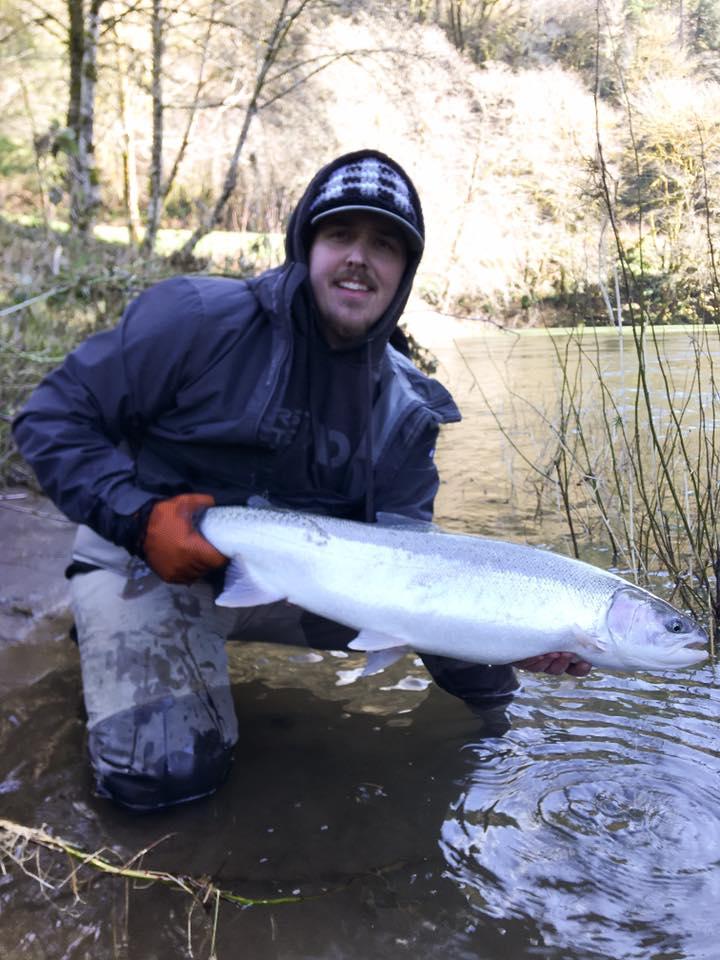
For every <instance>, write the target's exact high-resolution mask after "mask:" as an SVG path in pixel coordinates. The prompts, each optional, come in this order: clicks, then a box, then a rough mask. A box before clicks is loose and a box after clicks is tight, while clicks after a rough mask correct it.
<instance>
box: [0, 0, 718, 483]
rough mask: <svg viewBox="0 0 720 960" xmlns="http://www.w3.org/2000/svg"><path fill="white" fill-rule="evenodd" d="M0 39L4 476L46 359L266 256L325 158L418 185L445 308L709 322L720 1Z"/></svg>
mask: <svg viewBox="0 0 720 960" xmlns="http://www.w3.org/2000/svg"><path fill="white" fill-rule="evenodd" d="M0 53H1V54H2V60H3V77H2V81H0V98H1V103H2V112H1V113H0V203H1V205H2V207H1V210H2V212H1V214H0V240H1V241H2V249H1V251H0V335H1V336H2V346H1V347H0V366H1V367H2V369H1V370H0V373H1V374H2V384H3V385H2V404H1V410H0V430H2V434H0V479H5V480H7V479H10V480H13V479H27V476H26V474H25V473H24V470H23V468H22V465H21V464H20V463H19V461H18V460H17V458H16V457H15V456H14V454H13V450H12V445H11V442H10V440H9V436H8V429H7V427H8V424H9V422H10V419H11V418H12V416H13V414H14V412H15V410H16V409H17V407H18V405H19V404H20V403H21V402H22V399H23V397H24V396H25V395H26V394H27V392H28V390H29V389H30V388H31V387H32V386H33V385H34V384H35V383H36V382H37V380H38V378H39V376H40V375H41V373H42V372H43V370H44V369H45V368H47V367H48V366H51V365H53V364H54V363H56V362H57V361H58V359H59V358H60V357H61V356H62V355H63V354H64V352H65V351H66V350H67V349H68V348H69V347H70V346H72V344H73V343H74V342H76V341H77V340H79V339H81V338H84V337H85V336H87V334H88V333H89V332H91V331H92V330H93V329H98V328H101V327H103V326H107V325H109V324H114V323H115V322H116V321H117V319H118V316H119V314H120V312H121V310H122V308H123V306H124V305H125V303H126V302H127V301H128V300H129V299H130V297H131V296H133V295H135V294H136V293H137V292H139V291H140V290H141V289H142V288H143V287H144V286H147V285H148V284H149V283H152V282H155V281H156V280H157V279H159V278H161V277H162V276H166V275H168V274H170V273H177V272H178V271H179V270H186V271H197V270H199V271H203V272H208V271H210V272H222V273H231V274H235V275H243V274H247V273H249V272H255V271H257V270H259V269H262V268H264V267H266V266H268V265H271V264H273V263H275V262H278V260H279V259H281V258H282V232H283V230H284V227H285V223H286V221H287V217H288V215H289V213H290V211H291V209H292V207H293V205H294V203H295V202H296V200H297V198H298V197H299V195H300V193H301V192H302V190H303V188H304V185H305V184H306V182H307V181H308V179H309V178H310V177H311V176H312V174H313V173H314V172H315V170H316V169H317V168H318V166H319V165H321V164H322V163H324V162H326V161H328V160H329V159H331V158H332V157H333V156H335V155H337V154H338V153H340V152H342V151H345V150H351V149H356V148H359V147H364V146H373V147H377V148H379V149H382V150H384V151H386V152H388V153H390V154H391V155H392V156H393V157H395V158H396V159H397V160H399V161H400V162H401V163H402V164H403V165H404V166H405V167H406V168H407V170H408V171H409V172H410V174H411V176H412V177H413V179H414V180H415V182H416V184H417V186H418V189H419V192H420V194H421V197H422V198H423V203H424V208H425V214H426V224H427V236H428V242H427V252H426V256H425V259H424V262H423V265H422V268H421V272H420V274H419V277H418V281H417V284H416V289H415V295H416V297H417V298H419V299H420V300H422V301H424V302H425V303H427V304H429V305H430V306H431V307H432V308H433V309H436V310H437V311H439V312H441V313H446V314H452V315H456V316H457V315H460V316H464V317H470V318H473V319H477V320H486V321H487V320H490V321H492V322H495V323H500V324H503V325H524V326H526V325H534V324H550V325H553V324H562V325H567V324H578V323H581V324H610V323H615V322H619V321H621V320H622V317H623V315H624V313H625V314H626V313H627V312H628V311H629V313H630V318H631V319H632V318H633V316H634V314H633V311H635V313H637V312H638V311H639V312H640V313H641V314H642V317H643V318H644V319H648V320H649V321H650V322H652V323H668V322H694V321H697V320H700V321H714V320H715V319H716V317H717V316H718V313H717V291H718V283H717V274H716V270H715V247H716V238H717V222H716V218H715V215H714V209H715V205H716V204H717V202H718V200H719V199H720V84H719V83H718V80H719V78H720V0H657V2H654V0H607V2H605V0H478V2H469V0H432V2H431V0H404V2H401V0H397V2H394V0H385V2H373V0H344V2H332V0H264V2H262V3H259V2H248V0H190V2H185V3H182V4H177V5H175V6H173V5H172V4H170V3H168V2H167V0H67V2H57V0H48V2H44V3H43V4H37V3H35V2H34V0H0Z"/></svg>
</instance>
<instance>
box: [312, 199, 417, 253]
mask: <svg viewBox="0 0 720 960" xmlns="http://www.w3.org/2000/svg"><path fill="white" fill-rule="evenodd" d="M358 210H361V211H363V212H369V213H378V214H380V215H381V216H383V217H386V218H387V219H388V220H392V221H393V223H396V224H397V225H398V226H399V227H400V229H401V230H402V232H403V236H404V237H405V239H406V241H407V244H408V247H409V248H410V250H411V251H412V252H413V253H421V252H422V250H423V249H424V247H425V241H424V240H423V237H422V234H421V233H419V231H417V230H416V229H415V227H414V226H413V225H412V224H411V223H409V222H408V221H407V220H404V219H403V218H402V217H399V216H398V215H397V214H396V213H391V212H390V211H389V210H385V209H383V207H374V206H373V205H372V204H369V203H348V204H345V205H344V206H342V207H333V208H332V209H331V210H324V211H323V212H322V213H318V215H317V216H315V217H313V218H312V219H311V220H310V224H311V226H313V227H314V226H315V224H317V223H320V222H321V221H322V220H327V218H328V217H334V216H335V214H336V213H351V212H353V211H358Z"/></svg>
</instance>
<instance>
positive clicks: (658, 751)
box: [0, 337, 720, 960]
mask: <svg viewBox="0 0 720 960" xmlns="http://www.w3.org/2000/svg"><path fill="white" fill-rule="evenodd" d="M472 349H474V348H472V347H468V348H467V351H466V358H467V357H468V356H470V354H471V353H472ZM544 349H545V348H544V347H543V346H542V341H541V340H540V339H539V338H537V337H536V338H535V339H534V341H533V342H532V343H531V342H530V340H529V339H528V341H527V343H525V344H524V345H523V349H522V351H520V353H519V354H518V353H516V354H515V356H514V358H513V364H514V370H516V371H517V374H518V377H519V378H520V379H524V382H525V383H536V382H537V383H538V388H539V389H540V388H541V387H542V385H543V374H542V369H543V363H547V362H548V359H547V357H548V355H547V353H546V354H545V355H544V357H543V350H544ZM441 360H442V362H443V365H444V372H443V375H444V376H445V377H446V379H447V380H448V381H449V382H450V384H451V386H453V388H454V390H455V392H456V394H458V395H459V396H460V399H461V401H462V403H463V407H464V408H465V410H466V412H467V413H468V419H467V420H466V422H465V423H464V424H463V425H461V426H459V427H457V428H453V430H452V431H448V433H447V436H446V438H445V439H444V441H443V444H442V448H441V451H440V457H441V462H442V464H443V466H444V471H443V472H444V476H445V477H446V483H445V484H444V485H443V488H442V490H441V494H440V497H439V510H440V515H441V518H442V519H443V521H444V522H446V523H447V524H448V525H450V526H453V527H455V528H463V529H471V530H477V531H478V532H480V531H482V532H489V533H495V534H498V535H502V536H507V537H516V538H520V539H530V540H532V541H533V542H548V543H554V544H555V545H556V546H558V547H561V546H562V529H561V525H559V524H558V523H557V521H555V520H554V518H552V517H550V518H546V519H545V520H544V521H543V523H542V524H539V523H538V521H537V518H536V517H535V515H534V510H533V504H532V498H531V497H530V498H529V497H528V495H527V493H526V492H525V488H524V487H523V484H522V478H521V477H520V474H519V467H518V465H517V463H516V462H514V461H513V460H512V458H510V457H509V456H508V452H507V450H506V449H505V447H504V445H503V443H502V442H501V440H500V438H499V437H498V436H497V435H496V433H495V432H494V428H493V424H492V421H491V419H489V418H488V416H487V411H486V410H485V409H484V407H483V403H482V401H481V400H480V398H479V395H478V391H477V389H476V388H474V387H473V382H472V378H470V377H469V375H468V371H467V367H466V366H465V364H464V363H461V362H459V361H456V357H455V355H454V353H453V351H452V350H449V349H448V350H447V351H446V352H444V353H442V355H441ZM472 362H473V363H474V364H480V365H481V366H480V369H481V370H484V369H486V368H485V366H484V365H485V361H484V360H483V359H482V355H481V354H480V353H476V354H475V356H474V359H473V361H472ZM523 364H524V365H525V366H524V367H523V366H522V365H523ZM488 369H489V368H488ZM476 375H477V371H476ZM546 380H547V378H546ZM491 382H492V376H491V374H490V373H487V375H486V378H485V383H486V385H487V384H490V383H491ZM545 382H546V381H545ZM497 390H498V391H500V386H499V385H498V386H497ZM498 397H499V398H500V399H502V397H501V394H500V393H499V392H498ZM58 623H59V621H57V620H50V621H48V624H50V625H49V626H48V628H47V630H46V631H45V635H43V632H42V631H39V632H36V633H35V634H34V635H33V638H32V642H30V641H26V642H25V643H24V644H23V645H10V646H8V647H6V648H5V649H4V650H2V651H0V694H1V698H2V699H1V706H0V744H2V750H1V751H0V816H3V817H7V818H9V819H12V820H15V821H17V822H19V823H22V824H26V825H31V826H41V825H43V824H45V825H47V826H48V828H49V829H50V830H51V832H54V833H56V834H57V835H59V836H62V837H64V838H66V839H67V840H70V841H72V842H73V843H74V844H75V845H77V846H78V847H81V848H83V849H86V850H88V851H96V850H101V849H102V850H104V851H105V853H104V856H106V857H107V858H108V859H114V860H115V861H116V862H125V861H128V860H130V858H131V857H133V856H134V855H135V854H136V853H137V852H138V851H142V850H148V852H147V853H146V854H145V855H144V857H143V858H142V864H143V865H144V866H146V867H152V868H154V869H161V870H167V871H168V872H170V873H172V874H178V875H179V874H184V875H189V876H193V877H203V876H206V877H209V878H212V881H213V882H214V883H215V884H216V885H217V886H218V887H219V888H222V889H225V890H230V891H232V892H234V893H236V894H240V895H242V896H247V897H262V898H265V897H277V896H290V897H298V898H300V899H299V901H298V902H292V903H286V904H281V905H276V906H254V907H249V908H239V907H237V906H233V905H230V904H223V905H221V907H220V910H219V915H218V918H217V924H216V931H215V944H214V949H215V952H216V955H217V957H218V958H220V960H228V958H235V957H252V958H253V960H266V958H267V960H300V958H303V960H305V958H313V960H369V958H392V960H394V958H402V957H413V958H421V960H425V958H427V960H430V958H443V960H446V958H448V957H452V958H453V960H454V958H466V957H467V958H476V960H477V958H481V960H496V958H497V960H499V958H501V957H503V958H506V957H512V958H514V960H516V958H525V957H527V958H547V960H596V958H597V960H601V958H602V960H605V958H608V957H613V958H615V957H622V958H638V960H641V958H642V960H717V957H718V956H719V955H720V954H719V953H718V948H717V945H716V941H717V933H718V926H719V924H718V921H717V919H716V917H717V909H716V905H717V902H718V897H719V895H720V869H719V861H720V815H719V814H718V808H719V804H718V801H719V800H720V779H719V777H720V752H719V751H718V745H717V743H718V721H717V717H718V706H719V705H720V704H719V702H718V701H719V700H720V693H719V692H718V687H717V685H716V680H715V678H714V676H713V672H712V670H711V669H710V668H709V667H703V668H701V669H696V670H686V671H682V672H678V673H676V674H664V675H660V674H657V675H650V674H648V675H642V676H625V675H620V674H609V673H604V674H603V673H599V672H597V671H594V672H593V674H591V676H590V677H588V678H586V679H584V680H582V681H572V680H557V679H553V678H549V677H537V676H533V675H526V676H525V677H524V678H523V680H524V684H523V689H522V691H521V693H520V694H519V695H518V696H517V697H516V699H515V701H514V702H513V703H512V704H511V705H510V706H509V707H507V708H506V709H505V710H497V711H494V712H490V713H488V714H486V715H483V716H474V715H472V714H471V713H469V712H468V711H467V710H466V709H465V708H464V707H463V705H462V704H460V703H458V702H456V701H454V700H453V699H452V698H450V697H449V696H447V695H445V694H444V693H442V692H441V691H439V690H438V689H437V688H435V687H433V686H431V685H429V684H428V682H427V676H426V674H425V673H424V671H423V669H422V667H421V666H420V665H419V663H418V662H417V661H415V660H414V659H413V658H411V657H408V658H406V659H405V660H404V661H402V662H400V663H398V664H395V665H394V666H393V667H392V668H390V669H388V670H387V671H385V672H384V673H383V674H381V675H379V676H375V677H369V678H364V679H361V678H358V676H357V673H358V672H359V671H358V669H357V668H359V667H360V666H361V665H362V663H363V658H362V656H360V655H355V654H351V655H349V656H339V655H335V654H332V653H328V652H322V653H318V654H314V653H311V654H308V653H307V652H302V651H298V650H294V649H291V648H283V647H272V646H260V645H251V646H246V647H244V648H238V647H234V648H233V649H232V650H231V664H232V672H233V681H234V695H235V701H236V708H237V712H238V717H239V723H240V730H241V741H240V745H239V747H238V751H237V754H236V758H235V763H234V767H233V769H232V771H231V774H230V777H229V779H228V781H227V782H226V783H225V784H224V786H223V787H222V789H221V790H219V791H218V792H217V794H216V795H215V796H214V797H212V798H209V799H207V800H204V801H201V802H198V803H195V804H192V805H188V806H187V807H184V808H177V809H175V810H172V811H170V812H168V813H163V814H156V815H152V816H145V817H139V816H131V815H128V814H125V813H123V812H122V811H119V810H117V809H115V808H114V807H113V806H112V805H110V804H109V803H107V802H106V801H103V800H99V799H97V798H95V797H94V796H93V793H92V785H91V782H90V777H89V773H88V770H87V766H86V763H85V758H84V752H83V751H84V727H83V718H82V706H81V695H80V682H79V669H78V663H77V655H76V651H75V648H74V647H73V645H72V644H71V643H70V642H69V641H64V640H62V639H60V640H58V639H57V637H56V635H57V633H58ZM53 624H54V626H53ZM149 848H151V849H149ZM14 852H15V854H16V855H19V853H20V851H19V849H18V848H17V847H16V848H15V851H14ZM28 853H29V851H28ZM24 868H25V871H27V872H25V873H24V872H23V871H22V870H21V869H20V868H19V867H17V866H13V865H10V864H8V865H7V868H6V869H7V872H6V873H5V874H2V873H0V916H1V918H2V921H1V923H0V956H2V957H3V958H8V960H15V958H18V960H19V958H31V960H34V958H38V960H40V958H42V960H55V958H69V960H79V958H86V957H87V958H90V957H92V958H98V957H101V958H106V957H107V958H112V957H120V958H129V960H136V958H138V960H150V958H157V960H170V958H172V960H177V958H181V957H199V958H206V957H209V956H211V950H212V938H213V914H212V909H210V908H211V905H212V901H211V902H210V903H209V904H207V905H206V906H205V907H202V906H198V905H196V906H195V907H193V903H192V900H191V899H190V898H189V897H188V896H187V895H186V894H184V893H182V892H181V891H178V890H175V889H166V888H163V887H161V886H159V885H154V886H147V885H142V884H140V883H139V882H135V883H128V882H126V881H124V880H120V879H115V878H110V877H105V876H102V875H98V874H97V873H94V872H93V871H91V870H90V869H89V868H87V867H85V868H82V869H81V870H80V871H79V872H78V873H77V874H76V875H72V869H73V867H72V865H71V864H70V862H69V861H68V860H67V859H65V858H64V856H62V855H58V854H42V855H41V856H40V857H39V859H37V860H36V859H32V860H31V859H28V860H27V861H26V862H25V863H24ZM63 881H64V882H63ZM75 881H77V882H75Z"/></svg>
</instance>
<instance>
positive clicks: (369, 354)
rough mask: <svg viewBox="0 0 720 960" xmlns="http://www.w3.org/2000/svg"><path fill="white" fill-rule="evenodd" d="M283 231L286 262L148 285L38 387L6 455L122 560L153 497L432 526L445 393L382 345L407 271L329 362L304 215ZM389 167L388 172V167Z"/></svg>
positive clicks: (410, 267)
mask: <svg viewBox="0 0 720 960" xmlns="http://www.w3.org/2000/svg"><path fill="white" fill-rule="evenodd" d="M356 156H378V157H382V159H383V160H386V159H387V158H385V157H383V155H382V154H378V153H377V152H375V151H361V152H359V153H357V154H350V155H346V156H344V157H340V158H338V159H337V160H336V161H334V162H333V163H332V164H329V165H328V166H327V167H325V168H323V170H321V171H320V172H319V173H318V174H317V176H316V178H314V180H313V181H312V182H311V183H310V185H309V186H308V188H307V190H306V191H305V193H304V195H303V197H302V198H301V200H300V202H299V203H298V205H297V207H296V209H295V211H294V213H293V215H292V217H291V219H290V222H289V225H288V230H287V235H286V260H285V263H284V264H283V265H282V266H281V267H278V268H274V269H272V270H268V271H266V272H265V273H263V274H261V275H260V276H258V277H256V278H254V279H251V280H236V279H229V278H220V277H214V278H213V277H188V276H185V277H176V278H172V279H170V280H166V281H163V282H161V283H159V284H156V285H155V286H153V287H151V288H149V289H148V290H146V291H145V292H144V293H143V294H141V295H140V296H139V297H138V298H136V299H135V300H134V301H133V302H132V303H131V304H130V305H129V307H128V308H127V310H126V311H125V313H124V314H123V317H122V319H121V322H120V323H119V325H118V326H117V327H116V328H114V329H112V330H109V331H105V332H102V333H99V334H96V335H95V336H93V337H91V338H90V339H88V340H87V341H85V342H84V343H83V344H81V345H80V346H79V347H78V348H76V349H75V350H74V351H73V352H72V353H70V354H69V355H68V357H67V358H66V359H65V361H64V363H63V364H62V365H61V366H60V367H58V368H57V369H56V370H54V371H53V372H52V373H50V374H49V375H48V376H47V377H46V378H45V379H44V380H43V381H42V383H41V384H40V385H39V386H38V387H37V389H36V390H35V392H34V393H33V394H32V396H31V397H30V399H29V401H28V403H27V404H26V406H25V407H24V409H23V410H22V411H21V413H20V414H19V415H18V417H17V418H16V421H15V423H14V425H13V431H14V436H15V440H16V442H17V445H18V447H19V449H20V451H21V452H22V454H23V455H24V456H25V458H26V460H27V461H28V462H29V463H30V464H31V466H32V467H33V469H34V470H35V472H36V474H37V477H38V480H39V482H40V484H41V486H42V487H43V489H44V490H45V491H46V493H47V494H48V495H49V496H50V498H51V499H52V500H53V501H54V502H55V503H56V504H57V506H58V507H59V508H60V509H61V510H62V511H63V512H64V513H65V514H66V515H67V516H68V517H69V518H70V519H71V520H73V521H75V522H78V523H81V524H86V525H88V526H89V527H90V528H91V529H93V530H94V531H95V532H96V533H98V534H100V536H101V537H103V538H106V539H107V540H110V541H112V542H113V543H115V544H118V545H120V546H124V547H126V548H127V549H129V550H131V552H132V551H133V550H134V549H135V547H136V545H137V538H138V523H139V522H140V520H139V519H138V518H139V517H141V515H142V513H143V510H144V508H147V507H148V505H150V504H151V503H152V502H154V501H156V500H158V499H161V498H165V497H170V496H173V495H175V494H178V493H184V492H190V491H196V492H204V493H210V494H212V495H213V496H214V497H215V499H216V502H218V503H243V502H245V501H246V500H247V498H248V497H249V496H251V495H253V494H259V495H262V496H265V497H266V498H268V499H270V500H272V501H273V502H277V503H281V504H283V505H286V506H289V507H296V508H308V509H313V510H315V511H317V512H326V513H331V514H334V515H338V516H347V517H351V518H354V519H363V518H364V519H369V520H371V519H374V516H375V512H376V511H380V510H383V511H387V512H394V513H401V514H405V515H407V516H410V517H417V518H419V519H429V518H430V516H431V515H432V503H433V499H434V496H435V493H436V490H437V483H438V480H437V472H436V469H435V466H434V463H433V460H432V454H433V449H434V445H435V439H436V436H437V431H438V428H439V425H440V424H441V423H447V422H450V421H454V420H459V419H460V414H459V412H458V410H457V407H456V406H455V404H454V402H453V400H452V398H451V397H450V395H449V393H448V392H447V391H446V390H445V388H444V387H443V386H442V385H441V384H439V383H438V382H436V381H435V380H432V379H430V378H428V377H426V376H424V375H423V374H422V373H421V372H420V371H418V370H417V369H416V368H415V367H414V365H413V364H412V363H411V362H410V361H409V360H408V359H407V358H406V357H404V356H403V355H402V354H401V353H399V352H398V351H397V350H395V349H394V348H393V347H392V346H390V344H389V339H390V336H391V334H392V333H393V331H394V329H395V327H396V324H397V322H398V319H399V317H400V315H401V313H402V310H403V308H404V306H405V304H406V302H407V298H408V296H409V293H410V289H411V286H412V282H413V279H414V276H415V272H416V270H417V266H418V262H419V259H420V255H419V254H410V255H409V258H408V263H407V266H406V269H405V272H404V274H403V277H402V279H401V282H400V285H399V287H398V290H397V292H396V294H395V297H394V299H393V301H392V302H391V304H390V305H389V307H388V309H387V310H386V312H385V314H384V315H383V316H382V317H381V318H380V319H379V320H378V321H377V323H376V324H375V325H374V326H373V327H372V328H371V330H370V331H369V333H368V334H366V335H364V336H363V337H361V338H359V339H358V341H357V342H353V343H350V344H348V346H347V347H346V348H344V349H343V350H331V349H330V348H329V347H328V345H327V344H326V342H325V340H324V338H323V336H322V334H321V332H320V330H319V328H318V326H317V322H318V317H317V309H316V307H315V304H314V300H313V294H312V289H311V286H310V283H309V280H308V266H307V260H308V251H309V248H310V243H311V228H310V225H309V219H310V218H309V212H308V208H309V204H310V202H311V199H312V197H313V195H314V193H315V190H316V185H317V182H319V181H320V180H321V179H322V178H323V177H326V176H327V175H328V173H329V172H331V171H332V169H334V168H336V167H337V166H339V165H340V164H342V163H345V162H347V161H348V159H349V158H352V157H356ZM390 162H392V161H390Z"/></svg>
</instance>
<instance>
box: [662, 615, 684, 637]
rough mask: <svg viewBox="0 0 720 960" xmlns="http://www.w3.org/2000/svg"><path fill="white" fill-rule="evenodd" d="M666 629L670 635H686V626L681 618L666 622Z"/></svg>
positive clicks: (673, 618)
mask: <svg viewBox="0 0 720 960" xmlns="http://www.w3.org/2000/svg"><path fill="white" fill-rule="evenodd" d="M665 629H666V630H667V631H668V633H684V632H685V624H684V623H683V621H682V620H681V619H680V617H672V618H671V619H670V620H668V621H667V622H666V624H665Z"/></svg>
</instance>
